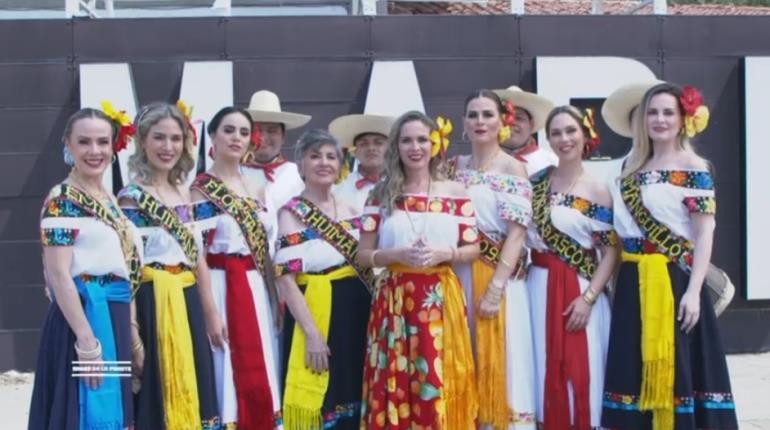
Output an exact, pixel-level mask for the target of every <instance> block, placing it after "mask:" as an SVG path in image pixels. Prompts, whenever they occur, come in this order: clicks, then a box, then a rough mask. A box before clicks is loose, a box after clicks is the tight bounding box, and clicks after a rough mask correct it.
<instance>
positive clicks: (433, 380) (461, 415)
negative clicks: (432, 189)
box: [361, 194, 478, 430]
mask: <svg viewBox="0 0 770 430" xmlns="http://www.w3.org/2000/svg"><path fill="white" fill-rule="evenodd" d="M362 230H363V231H365V232H370V233H376V234H377V237H378V245H377V248H378V249H392V248H400V247H406V246H412V245H414V244H415V243H417V241H418V240H422V242H423V243H427V244H430V245H431V246H443V247H447V246H451V247H459V246H462V245H465V244H469V243H476V242H477V241H478V233H477V230H476V218H475V211H474V209H473V203H472V202H471V200H470V199H469V198H456V197H442V196H431V197H430V199H428V197H427V196H425V195H412V194H407V195H404V196H402V197H401V198H399V199H398V200H397V202H396V204H395V207H394V209H393V211H392V212H391V213H389V214H384V213H383V212H382V211H381V209H380V207H379V203H378V202H377V201H374V200H372V199H370V200H369V201H368V202H367V205H366V207H365V208H364V214H363V216H362ZM382 276H383V277H384V279H382V281H381V282H380V283H379V287H378V289H377V291H376V292H375V296H374V299H373V302H372V312H371V318H370V319H369V325H368V328H367V348H366V360H365V367H364V405H363V413H362V421H361V429H366V430H369V429H372V430H376V429H385V428H387V429H419V428H424V429H429V428H431V429H458V430H460V429H461V430H467V429H468V428H472V427H473V426H474V424H473V423H474V420H475V418H476V409H477V395H476V387H475V383H474V381H475V378H474V374H475V371H474V363H473V356H472V355H473V354H472V350H471V342H470V334H469V331H468V325H467V319H466V316H465V303H464V300H463V292H462V286H461V285H460V284H459V280H458V279H457V277H456V275H455V274H454V271H453V270H452V268H451V267H450V266H448V265H439V266H436V267H432V268H426V269H417V268H411V267H408V266H403V265H393V266H391V267H389V268H388V271H387V272H385V273H384V274H383V275H382Z"/></svg>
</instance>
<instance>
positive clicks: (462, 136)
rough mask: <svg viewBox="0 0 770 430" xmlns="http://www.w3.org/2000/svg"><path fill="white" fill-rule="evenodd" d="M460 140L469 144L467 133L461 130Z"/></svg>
mask: <svg viewBox="0 0 770 430" xmlns="http://www.w3.org/2000/svg"><path fill="white" fill-rule="evenodd" d="M460 138H461V139H462V140H463V142H470V139H468V132H467V131H465V130H463V134H462V135H461V136H460Z"/></svg>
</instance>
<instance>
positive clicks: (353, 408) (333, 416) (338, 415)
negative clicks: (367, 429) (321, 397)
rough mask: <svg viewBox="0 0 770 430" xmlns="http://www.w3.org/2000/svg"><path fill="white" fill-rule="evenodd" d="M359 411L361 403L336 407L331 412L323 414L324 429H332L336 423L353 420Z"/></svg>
mask: <svg viewBox="0 0 770 430" xmlns="http://www.w3.org/2000/svg"><path fill="white" fill-rule="evenodd" d="M360 410H361V402H353V403H348V404H346V405H337V406H335V407H334V410H332V411H324V412H323V420H324V428H325V429H329V428H334V426H335V425H337V421H339V420H343V419H347V418H353V417H355V416H356V414H357V413H358V411H360Z"/></svg>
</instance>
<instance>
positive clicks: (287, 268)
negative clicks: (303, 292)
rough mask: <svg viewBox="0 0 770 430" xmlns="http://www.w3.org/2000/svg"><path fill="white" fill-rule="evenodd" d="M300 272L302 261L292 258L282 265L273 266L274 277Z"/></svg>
mask: <svg viewBox="0 0 770 430" xmlns="http://www.w3.org/2000/svg"><path fill="white" fill-rule="evenodd" d="M300 272H302V259H301V258H294V259H291V260H289V261H286V262H284V263H277V264H276V265H275V277H276V278H278V277H280V276H283V275H286V274H288V273H300Z"/></svg>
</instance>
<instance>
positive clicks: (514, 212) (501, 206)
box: [497, 201, 532, 227]
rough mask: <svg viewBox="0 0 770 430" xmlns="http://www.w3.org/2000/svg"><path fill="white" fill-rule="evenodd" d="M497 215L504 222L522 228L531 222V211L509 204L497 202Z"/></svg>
mask: <svg viewBox="0 0 770 430" xmlns="http://www.w3.org/2000/svg"><path fill="white" fill-rule="evenodd" d="M497 215H498V216H499V217H500V218H502V219H504V220H506V221H512V222H515V223H518V224H521V225H523V226H525V227H526V226H527V224H529V222H530V221H532V210H531V209H529V208H526V207H523V206H521V205H517V204H515V203H511V202H502V201H499V202H497Z"/></svg>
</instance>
